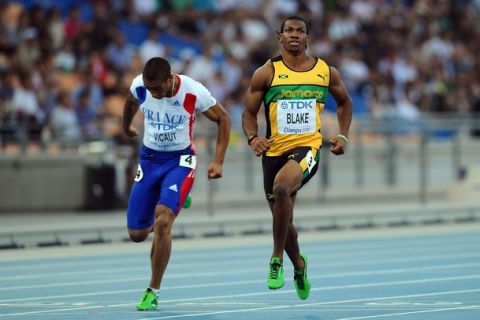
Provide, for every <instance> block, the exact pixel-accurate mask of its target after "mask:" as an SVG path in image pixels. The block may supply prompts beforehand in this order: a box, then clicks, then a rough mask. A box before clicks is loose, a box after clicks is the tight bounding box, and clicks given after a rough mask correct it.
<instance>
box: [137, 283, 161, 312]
mask: <svg viewBox="0 0 480 320" xmlns="http://www.w3.org/2000/svg"><path fill="white" fill-rule="evenodd" d="M137 310H138V311H151V310H157V295H156V294H155V292H153V291H152V289H150V288H148V289H147V290H145V292H144V293H143V295H142V297H141V298H140V301H139V302H138V304H137Z"/></svg>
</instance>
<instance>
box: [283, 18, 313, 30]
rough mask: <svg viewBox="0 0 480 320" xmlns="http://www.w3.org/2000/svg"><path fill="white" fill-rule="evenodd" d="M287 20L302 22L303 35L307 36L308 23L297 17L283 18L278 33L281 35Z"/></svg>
mask: <svg viewBox="0 0 480 320" xmlns="http://www.w3.org/2000/svg"><path fill="white" fill-rule="evenodd" d="M289 20H297V21H302V22H303V23H305V28H306V30H305V33H306V34H308V22H307V21H306V20H305V19H303V18H302V17H299V16H290V17H287V18H285V19H284V20H283V21H282V25H281V26H280V33H283V28H284V27H285V22H287V21H289Z"/></svg>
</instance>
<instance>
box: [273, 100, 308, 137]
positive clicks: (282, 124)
mask: <svg viewBox="0 0 480 320" xmlns="http://www.w3.org/2000/svg"><path fill="white" fill-rule="evenodd" d="M316 123H317V115H316V100H315V99H309V100H278V101H277V125H278V133H281V134H305V133H314V132H315V131H316Z"/></svg>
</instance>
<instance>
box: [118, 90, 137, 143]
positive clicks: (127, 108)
mask: <svg viewBox="0 0 480 320" xmlns="http://www.w3.org/2000/svg"><path fill="white" fill-rule="evenodd" d="M138 108H139V104H138V102H137V100H136V99H135V97H134V96H133V95H132V93H131V92H129V93H128V96H127V99H126V100H125V105H124V106H123V121H122V127H123V132H124V133H125V134H126V135H127V136H129V137H131V138H132V137H135V136H137V135H138V131H137V129H136V128H135V127H134V126H132V121H133V118H134V117H135V114H136V113H137V111H138Z"/></svg>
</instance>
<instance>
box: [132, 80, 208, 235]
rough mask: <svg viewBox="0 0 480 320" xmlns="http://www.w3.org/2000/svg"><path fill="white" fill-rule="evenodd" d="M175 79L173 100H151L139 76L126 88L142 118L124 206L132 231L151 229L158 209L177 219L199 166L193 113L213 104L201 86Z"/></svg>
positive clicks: (202, 110)
mask: <svg viewBox="0 0 480 320" xmlns="http://www.w3.org/2000/svg"><path fill="white" fill-rule="evenodd" d="M175 76H176V77H177V80H178V88H177V91H176V92H174V95H173V97H165V98H162V99H156V98H154V97H152V95H151V94H150V92H149V91H148V90H147V89H146V88H145V86H144V84H143V79H142V75H139V76H137V77H136V78H135V79H133V81H132V85H131V86H130V92H131V93H132V94H133V96H134V97H135V98H136V99H137V101H138V103H139V104H140V109H141V111H142V113H143V117H144V119H145V120H144V124H145V128H144V130H145V132H144V137H143V144H144V145H143V147H142V150H141V151H140V162H139V164H138V171H137V175H136V177H135V183H134V185H133V189H132V192H131V194H130V199H129V201H128V210H127V226H128V228H130V229H145V228H150V227H151V226H152V225H153V223H154V219H155V207H156V206H157V205H164V206H166V207H168V208H170V209H171V210H172V211H173V212H174V213H175V215H177V214H178V213H179V212H180V209H181V208H182V206H183V204H184V202H185V200H186V199H187V196H188V194H189V192H190V190H191V188H192V186H193V182H194V179H195V168H196V163H197V160H196V154H195V149H194V147H193V126H194V123H195V113H196V112H204V111H206V110H208V109H209V108H210V107H212V106H214V105H215V104H216V100H215V98H213V97H212V95H211V94H210V92H209V91H208V90H207V89H206V88H205V87H204V86H203V85H202V84H200V83H199V82H197V81H195V80H193V79H191V78H189V77H187V76H183V75H175Z"/></svg>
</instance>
